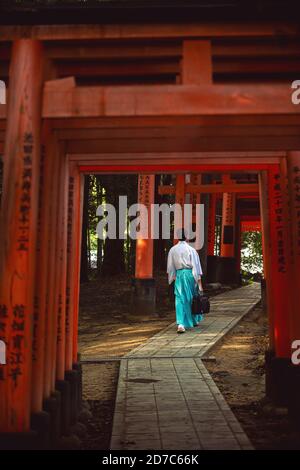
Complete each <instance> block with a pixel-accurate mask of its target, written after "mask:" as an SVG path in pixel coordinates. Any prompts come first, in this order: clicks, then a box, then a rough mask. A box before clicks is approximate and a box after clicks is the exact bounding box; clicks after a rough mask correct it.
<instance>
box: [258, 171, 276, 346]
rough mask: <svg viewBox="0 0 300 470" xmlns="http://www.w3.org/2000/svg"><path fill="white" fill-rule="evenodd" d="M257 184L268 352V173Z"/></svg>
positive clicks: (269, 253) (272, 329) (270, 336)
mask: <svg viewBox="0 0 300 470" xmlns="http://www.w3.org/2000/svg"><path fill="white" fill-rule="evenodd" d="M258 183H259V204H260V218H261V227H262V252H263V275H264V277H263V281H262V297H263V296H265V306H266V309H267V312H268V319H269V342H270V350H272V351H273V350H274V324H273V321H274V320H273V315H272V307H271V301H272V285H271V283H272V277H271V276H270V272H271V268H270V263H271V239H270V223H269V220H270V215H269V192H268V191H269V188H268V172H267V171H261V172H260V173H259V175H258Z"/></svg>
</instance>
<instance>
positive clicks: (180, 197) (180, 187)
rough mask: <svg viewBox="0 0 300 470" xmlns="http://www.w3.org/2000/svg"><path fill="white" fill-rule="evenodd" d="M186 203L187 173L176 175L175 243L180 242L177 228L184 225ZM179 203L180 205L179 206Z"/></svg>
mask: <svg viewBox="0 0 300 470" xmlns="http://www.w3.org/2000/svg"><path fill="white" fill-rule="evenodd" d="M184 203H185V175H176V189H175V204H176V209H175V214H174V238H173V241H174V244H176V243H177V242H178V239H177V234H176V232H177V230H178V229H180V228H182V227H183V223H184V218H183V217H184ZM177 205H178V206H177Z"/></svg>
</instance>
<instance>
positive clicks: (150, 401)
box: [110, 283, 260, 450]
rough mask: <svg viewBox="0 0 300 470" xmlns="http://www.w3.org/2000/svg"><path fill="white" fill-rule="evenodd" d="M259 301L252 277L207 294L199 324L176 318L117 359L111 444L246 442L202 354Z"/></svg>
mask: <svg viewBox="0 0 300 470" xmlns="http://www.w3.org/2000/svg"><path fill="white" fill-rule="evenodd" d="M259 300H260V285H259V284H256V283H254V284H251V285H249V286H246V287H242V288H239V289H236V290H232V291H229V292H226V293H224V294H221V295H218V296H216V297H214V298H212V299H211V312H210V313H209V315H207V317H206V318H205V320H204V321H203V322H202V323H201V327H200V328H195V329H193V330H190V331H187V332H186V333H185V334H184V335H177V333H176V324H175V323H173V324H172V325H170V326H169V327H167V328H166V329H165V330H163V331H161V332H160V333H158V334H157V335H155V336H153V337H152V338H150V340H148V341H147V342H146V343H145V344H143V345H141V346H139V347H138V348H136V349H134V350H133V351H131V352H130V353H129V354H128V355H127V356H125V357H124V358H123V359H122V360H121V364H120V372H119V382H118V391H117V397H116V406H115V414H114V422H113V431H112V438H111V446H110V447H111V449H144V450H147V449H154V450H160V449H163V450H166V449H179V450H197V449H199V450H202V449H203V450H208V449H219V450H221V449H222V450H223V449H236V450H238V449H251V448H252V446H251V444H250V442H249V440H248V438H247V436H246V434H245V433H244V431H243V429H242V428H241V426H240V424H239V423H238V421H237V419H236V418H235V416H234V414H233V413H232V411H231V410H230V408H229V406H228V404H227V403H226V401H225V399H224V398H223V396H222V394H221V392H220V391H219V390H218V388H217V386H216V385H215V383H214V381H213V380H212V378H211V376H210V374H209V373H208V371H207V369H206V368H205V366H204V364H203V362H202V361H201V358H203V357H204V355H206V354H207V353H208V351H209V349H211V348H212V347H213V346H214V345H215V344H216V343H217V342H218V341H219V340H220V339H221V338H222V337H223V336H224V335H225V334H226V333H227V332H228V331H229V330H230V329H232V328H233V327H234V326H235V325H236V324H237V323H238V322H239V321H240V320H241V318H242V317H243V316H244V315H246V314H247V313H248V312H249V311H250V310H251V309H252V308H253V307H254V306H255V305H256V304H257V303H258V301H259Z"/></svg>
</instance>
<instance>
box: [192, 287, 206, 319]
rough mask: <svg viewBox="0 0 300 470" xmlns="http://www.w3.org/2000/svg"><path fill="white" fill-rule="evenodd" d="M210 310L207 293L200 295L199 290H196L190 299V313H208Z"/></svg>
mask: <svg viewBox="0 0 300 470" xmlns="http://www.w3.org/2000/svg"><path fill="white" fill-rule="evenodd" d="M209 311H210V302H209V298H208V297H207V295H204V294H202V295H200V293H199V292H197V293H196V294H195V295H194V297H193V300H192V314H193V315H199V314H201V313H209Z"/></svg>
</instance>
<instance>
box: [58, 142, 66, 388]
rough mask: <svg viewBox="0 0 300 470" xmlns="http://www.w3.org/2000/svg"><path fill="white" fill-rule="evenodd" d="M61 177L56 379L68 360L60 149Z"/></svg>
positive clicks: (63, 173)
mask: <svg viewBox="0 0 300 470" xmlns="http://www.w3.org/2000/svg"><path fill="white" fill-rule="evenodd" d="M60 158H61V178H60V188H59V200H60V206H59V225H58V232H59V251H58V256H59V258H58V311H57V338H56V339H57V342H56V380H64V378H65V360H66V292H67V290H66V289H67V228H68V192H69V191H68V190H69V174H68V170H69V164H68V160H67V157H66V153H65V150H64V148H63V144H62V148H61V151H60Z"/></svg>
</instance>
